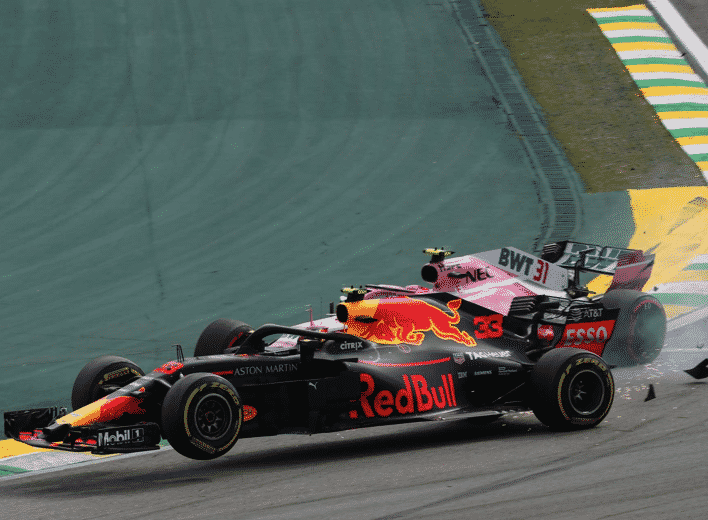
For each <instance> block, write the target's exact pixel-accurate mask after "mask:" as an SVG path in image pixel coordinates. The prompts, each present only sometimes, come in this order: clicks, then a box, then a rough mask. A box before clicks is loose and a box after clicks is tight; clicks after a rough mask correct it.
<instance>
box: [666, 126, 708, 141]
mask: <svg viewBox="0 0 708 520" xmlns="http://www.w3.org/2000/svg"><path fill="white" fill-rule="evenodd" d="M669 133H670V134H671V136H672V137H675V138H676V139H678V138H679V137H696V136H699V135H708V128H677V129H675V130H669Z"/></svg>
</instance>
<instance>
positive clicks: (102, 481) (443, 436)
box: [2, 415, 582, 498]
mask: <svg viewBox="0 0 708 520" xmlns="http://www.w3.org/2000/svg"><path fill="white" fill-rule="evenodd" d="M399 428H400V426H399ZM409 428H410V429H407V431H397V432H386V433H383V434H377V433H374V435H371V433H370V432H371V431H372V429H369V430H368V431H366V430H360V431H362V432H365V433H364V434H365V435H367V434H368V435H367V436H366V437H364V438H356V439H344V440H336V441H330V440H325V441H323V442H315V443H312V444H308V445H304V446H303V445H289V446H282V447H277V448H270V449H263V450H258V451H252V452H249V453H245V454H239V453H238V448H239V445H240V444H241V443H244V441H241V443H236V445H235V447H234V448H233V449H232V451H231V452H230V453H229V454H227V455H226V456H225V457H222V458H219V459H215V460H212V461H203V462H201V461H193V460H189V459H186V458H183V457H182V456H181V455H178V454H177V453H176V452H172V451H170V452H163V453H161V454H158V453H155V454H150V455H147V456H144V457H141V458H142V462H137V461H138V460H140V459H137V460H136V459H135V458H133V459H129V460H130V462H128V461H125V462H123V461H121V460H116V461H115V462H114V463H111V462H106V463H104V464H92V465H85V466H83V467H81V466H78V467H76V468H65V469H64V470H63V471H61V472H56V473H54V474H51V473H50V474H46V473H44V474H42V473H38V474H36V475H33V476H28V477H26V478H22V479H17V480H15V481H14V482H12V483H10V482H8V483H7V484H6V485H3V486H2V492H3V494H4V495H6V496H7V495H13V496H27V495H34V494H42V495H55V496H57V497H66V498H70V497H71V498H76V497H77V496H94V495H102V494H114V493H126V494H133V493H139V492H143V491H152V490H156V489H170V488H174V487H179V486H186V485H193V484H198V483H210V485H213V484H214V483H215V482H218V481H219V480H222V479H226V478H233V475H234V473H238V474H239V475H241V476H242V477H243V478H248V477H249V474H252V475H253V476H254V478H255V476H256V475H257V474H260V473H262V471H263V470H270V469H273V468H278V469H280V470H287V469H298V468H308V469H311V468H313V467H316V466H317V465H319V464H325V463H332V462H334V463H337V462H342V463H345V462H347V461H349V460H353V459H357V460H361V459H366V458H368V457H371V458H376V457H378V456H383V455H394V456H395V455H401V456H412V455H413V453H414V452H416V451H418V450H426V449H439V448H444V447H460V446H464V445H468V446H467V447H468V448H469V445H477V447H478V448H479V449H484V448H483V446H484V443H485V442H486V441H488V440H512V439H517V438H521V437H537V438H540V439H541V442H543V440H542V439H543V438H544V437H545V438H548V439H550V438H551V437H553V436H557V435H577V434H582V431H581V432H564V433H558V432H552V431H550V430H549V429H548V428H546V427H545V426H543V425H542V424H541V423H539V422H538V421H537V420H536V419H535V418H534V417H533V416H531V415H522V416H520V417H518V416H517V417H516V418H508V419H507V418H503V419H500V420H498V421H496V422H494V423H491V424H486V425H470V424H469V423H468V422H467V421H465V420H460V421H451V422H446V423H440V424H425V425H422V426H419V427H415V426H413V427H409ZM329 435H331V434H328V436H329ZM290 438H291V439H292V438H293V437H290ZM273 439H275V437H274V438H273ZM248 440H250V439H246V440H245V441H248ZM259 440H260V441H263V439H262V438H261V439H259ZM266 442H267V441H266ZM167 457H170V463H171V464H170V466H169V467H167V468H165V466H166V465H167V464H168V459H167ZM116 464H119V465H120V466H119V467H117V466H116ZM87 483H90V485H88V484H87Z"/></svg>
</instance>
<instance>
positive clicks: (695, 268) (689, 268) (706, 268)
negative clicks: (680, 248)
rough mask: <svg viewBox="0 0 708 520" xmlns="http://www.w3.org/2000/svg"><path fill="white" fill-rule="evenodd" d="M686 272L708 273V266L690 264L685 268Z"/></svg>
mask: <svg viewBox="0 0 708 520" xmlns="http://www.w3.org/2000/svg"><path fill="white" fill-rule="evenodd" d="M683 270H684V271H708V264H690V265H687V266H686V267H684V268H683Z"/></svg>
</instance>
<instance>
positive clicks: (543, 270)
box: [533, 260, 548, 283]
mask: <svg viewBox="0 0 708 520" xmlns="http://www.w3.org/2000/svg"><path fill="white" fill-rule="evenodd" d="M536 263H537V264H538V269H536V276H534V277H533V281H534V282H541V283H546V278H548V262H544V261H543V260H536Z"/></svg>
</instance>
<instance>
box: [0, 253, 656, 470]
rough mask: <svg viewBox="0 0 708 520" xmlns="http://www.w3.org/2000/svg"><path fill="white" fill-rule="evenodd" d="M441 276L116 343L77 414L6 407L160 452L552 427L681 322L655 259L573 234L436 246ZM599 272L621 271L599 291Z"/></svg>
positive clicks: (12, 432) (77, 388)
mask: <svg viewBox="0 0 708 520" xmlns="http://www.w3.org/2000/svg"><path fill="white" fill-rule="evenodd" d="M425 252H427V253H429V254H430V255H431V257H432V258H431V261H430V262H429V263H427V264H425V265H424V266H423V268H422V272H421V274H422V277H423V280H424V281H426V282H428V283H429V284H430V285H428V286H421V285H409V286H406V287H400V286H393V285H368V286H365V287H360V288H348V289H346V290H344V292H345V294H346V297H342V300H343V301H342V302H341V303H339V304H338V305H337V307H336V310H335V309H334V306H332V309H331V313H330V315H328V316H327V317H326V318H323V319H320V320H314V321H313V320H312V319H311V320H310V321H309V322H306V323H303V324H300V325H296V326H293V327H288V326H281V325H273V324H266V325H263V326H261V327H259V328H258V329H255V330H254V329H252V328H251V327H249V326H248V325H246V324H244V323H242V322H238V321H234V320H225V319H221V320H217V321H215V322H213V323H212V324H210V325H209V326H207V327H206V329H205V330H204V331H203V332H202V334H201V336H200V337H199V339H198V341H197V343H196V347H195V350H194V357H190V358H186V359H185V358H184V356H183V355H182V351H181V347H179V346H177V350H178V356H177V359H176V360H174V361H169V362H168V363H165V364H164V365H162V366H161V367H159V368H156V369H155V370H153V371H152V372H150V373H148V374H145V373H144V372H143V370H142V369H141V368H140V367H138V366H137V365H136V364H134V363H132V362H131V361H129V360H127V359H125V358H121V357H117V356H103V357H99V358H97V359H95V360H93V361H91V362H89V363H88V364H87V365H86V366H85V367H84V368H83V369H82V370H81V372H80V373H79V375H78V377H77V378H76V381H75V383H74V387H73V391H72V396H71V402H72V407H73V411H72V412H69V413H66V411H65V410H61V409H60V410H57V409H56V408H44V409H33V410H23V411H16V412H8V413H6V414H5V417H4V422H5V434H6V435H7V436H8V437H12V438H15V439H18V440H20V441H22V442H25V443H27V444H30V445H33V446H37V447H41V448H53V449H61V450H74V451H80V450H89V451H93V452H97V453H111V452H133V451H141V450H150V449H157V447H158V443H159V442H160V440H161V439H162V438H165V439H167V440H168V441H169V443H170V444H171V445H172V447H174V449H175V450H177V451H178V452H179V453H181V454H182V455H185V456H187V457H191V458H194V459H212V458H215V457H218V456H220V455H223V454H224V453H226V452H227V451H228V450H229V449H230V448H231V447H232V446H233V445H234V443H235V442H236V440H237V439H238V438H239V437H241V438H243V437H253V436H266V435H276V434H281V433H307V434H311V433H317V432H332V431H337V430H344V429H351V428H359V427H365V426H375V425H385V424H394V423H399V422H406V421H438V420H451V419H465V418H467V419H476V420H477V421H480V420H482V421H485V420H490V419H494V418H497V417H499V416H501V415H503V414H504V413H507V412H511V411H519V410H532V411H533V413H534V414H535V415H536V417H537V418H538V419H539V420H540V421H541V422H543V423H544V424H546V425H548V426H549V427H551V428H552V429H561V430H562V429H578V428H589V427H593V426H595V425H597V424H598V423H600V422H601V421H602V420H603V419H604V417H605V416H606V415H607V413H608V411H609V410H610V407H611V405H612V401H613V396H614V393H615V389H614V382H613V378H612V374H611V372H610V369H611V368H612V367H615V366H628V365H636V364H644V363H649V362H651V361H652V360H653V359H654V358H656V356H657V355H658V354H659V352H660V350H661V347H662V345H663V341H664V335H665V331H666V317H665V313H664V309H663V308H662V306H661V304H660V303H659V302H658V301H657V300H656V299H654V298H653V297H651V296H649V295H647V294H645V293H642V292H641V289H642V287H643V286H644V284H645V283H646V282H647V280H648V278H649V275H650V273H651V268H652V265H653V256H652V255H647V254H644V253H643V252H641V251H637V250H629V249H620V248H610V247H600V246H594V245H591V244H581V243H576V242H559V243H554V244H550V245H548V246H546V247H544V249H543V253H542V254H541V256H540V257H537V256H534V255H531V254H529V253H525V252H523V251H520V250H517V249H515V248H513V247H505V248H501V249H496V250H493V251H486V252H482V253H478V254H474V255H468V256H462V257H450V255H451V254H452V253H451V252H450V251H445V250H444V249H429V250H426V251H425ZM584 272H590V273H596V274H603V275H611V276H612V282H611V284H610V286H609V290H608V291H607V292H606V293H605V294H604V295H600V296H596V297H592V295H591V294H590V291H588V290H587V288H586V287H584V286H582V284H581V283H580V276H581V274H582V273H584Z"/></svg>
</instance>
